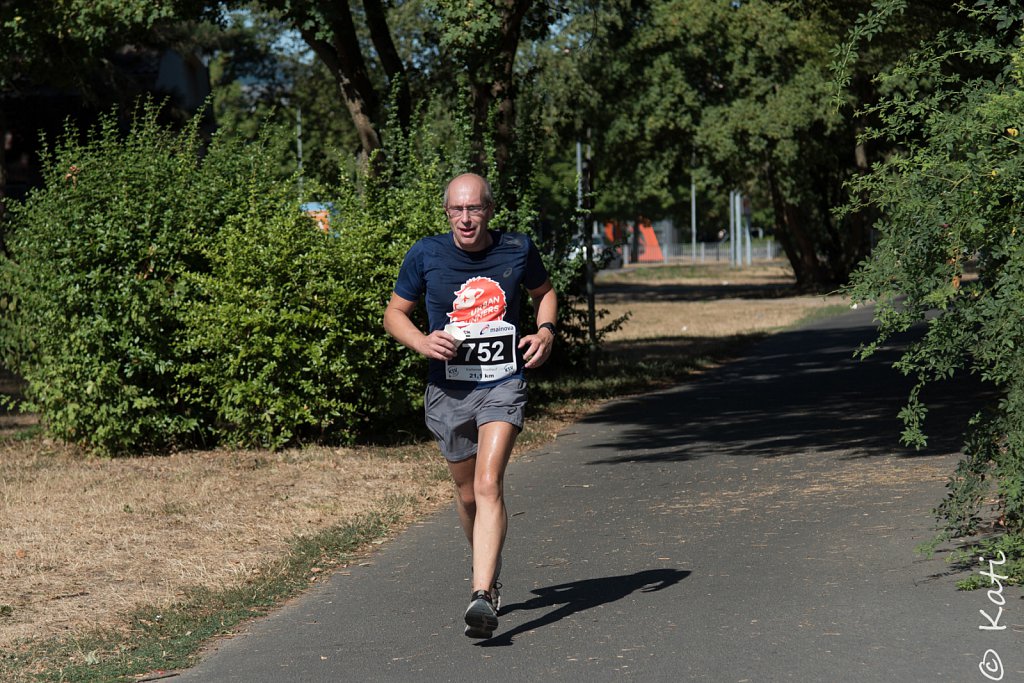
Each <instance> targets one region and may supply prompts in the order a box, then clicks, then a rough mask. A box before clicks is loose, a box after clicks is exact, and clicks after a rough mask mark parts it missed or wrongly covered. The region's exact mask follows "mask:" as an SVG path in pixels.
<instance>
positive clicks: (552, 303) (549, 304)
mask: <svg viewBox="0 0 1024 683" xmlns="http://www.w3.org/2000/svg"><path fill="white" fill-rule="evenodd" d="M528 291H529V293H530V297H531V298H532V299H533V308H534V310H535V311H536V312H537V325H538V326H539V325H543V324H544V323H551V324H552V325H554V324H555V323H556V322H557V321H558V295H557V294H555V288H554V287H552V286H551V280H545V281H544V284H542V285H541V286H540V287H537V288H536V289H531V290H528ZM554 344H555V333H554V332H552V331H551V330H549V329H548V328H546V327H545V328H540V329H538V330H537V333H536V334H528V335H526V336H524V337H523V338H522V339H521V340H520V342H519V348H523V347H524V346H526V347H527V349H526V351H524V352H523V359H524V360H525V361H526V367H528V368H537V367H540V366H541V365H543V364H544V361H546V360H547V359H548V356H550V355H551V349H552V348H553V347H554Z"/></svg>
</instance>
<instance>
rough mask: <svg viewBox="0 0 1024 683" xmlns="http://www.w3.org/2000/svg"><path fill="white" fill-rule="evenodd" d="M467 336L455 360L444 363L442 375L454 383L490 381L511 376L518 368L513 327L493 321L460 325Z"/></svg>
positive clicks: (514, 329)
mask: <svg viewBox="0 0 1024 683" xmlns="http://www.w3.org/2000/svg"><path fill="white" fill-rule="evenodd" d="M459 327H460V328H461V330H462V332H463V333H464V334H465V335H466V338H465V340H463V342H462V343H461V344H459V349H458V351H457V352H456V355H455V358H453V359H451V360H449V361H445V376H446V377H447V378H448V379H449V380H451V381H453V382H490V381H492V380H496V379H504V378H505V377H508V376H509V375H514V374H515V372H516V370H518V367H519V361H518V354H516V327H515V325H512V324H511V323H506V322H502V321H500V320H499V321H493V322H486V323H466V324H464V325H459Z"/></svg>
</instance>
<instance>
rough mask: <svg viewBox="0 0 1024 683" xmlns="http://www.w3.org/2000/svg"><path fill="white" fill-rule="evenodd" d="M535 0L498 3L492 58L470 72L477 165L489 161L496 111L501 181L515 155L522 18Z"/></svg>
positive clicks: (498, 171) (497, 162) (481, 165)
mask: <svg viewBox="0 0 1024 683" xmlns="http://www.w3.org/2000/svg"><path fill="white" fill-rule="evenodd" d="M532 2H533V0H500V1H499V2H497V3H495V4H496V5H497V6H498V11H499V12H501V15H502V16H501V29H500V35H499V37H498V41H497V43H496V44H495V46H494V50H493V52H492V53H491V55H490V57H489V58H487V59H485V60H482V61H481V65H482V66H483V68H477V69H475V70H474V69H473V67H472V65H471V66H470V69H471V71H475V73H471V79H472V83H471V91H472V92H471V94H472V97H473V135H474V145H475V146H476V150H477V155H478V158H477V163H478V165H479V167H480V170H481V171H483V170H485V168H484V167H485V166H486V164H487V159H486V157H485V154H484V144H483V141H484V139H485V136H486V133H487V131H489V130H491V126H490V120H491V118H490V117H491V110H492V107H493V108H494V115H495V119H494V128H493V136H494V137H493V140H494V163H495V166H496V167H497V173H498V176H499V179H500V178H503V177H504V173H505V170H506V168H507V166H508V161H509V157H510V156H511V152H512V142H513V135H514V132H515V61H516V52H517V51H518V49H519V39H520V37H521V35H522V29H523V18H524V17H525V16H526V12H527V11H528V10H529V8H530V5H531V4H532Z"/></svg>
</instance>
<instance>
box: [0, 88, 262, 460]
mask: <svg viewBox="0 0 1024 683" xmlns="http://www.w3.org/2000/svg"><path fill="white" fill-rule="evenodd" d="M89 138H90V141H88V142H80V141H79V136H78V135H77V133H76V131H74V130H70V129H69V131H68V132H67V134H66V136H65V137H64V138H63V139H62V140H61V141H60V143H59V144H58V145H57V146H56V148H55V150H52V151H48V152H46V153H45V154H44V158H43V166H44V167H45V169H46V177H45V184H44V186H43V187H42V188H41V189H39V190H37V191H35V192H33V193H31V194H30V196H29V197H28V199H27V200H26V201H25V203H24V204H21V205H17V204H15V205H13V206H12V207H11V231H10V234H9V235H8V246H9V249H10V258H9V259H8V260H5V262H4V263H3V267H2V269H0V278H2V280H0V291H2V292H4V297H3V299H2V300H0V307H2V309H3V317H2V320H0V338H2V340H3V342H2V344H3V347H2V351H3V360H4V363H5V364H6V365H7V367H9V368H11V369H12V370H14V371H15V372H17V373H19V374H20V375H21V376H22V377H23V378H24V379H25V381H26V384H27V388H26V391H25V395H26V402H25V405H24V408H25V409H27V410H31V411H38V412H39V413H40V414H41V415H42V416H43V418H44V420H45V423H46V425H47V428H48V429H49V431H50V432H51V433H52V434H53V435H54V436H57V437H59V438H62V439H66V440H69V441H73V442H78V443H81V444H83V445H86V446H88V447H90V448H93V449H95V450H98V451H101V452H120V451H126V450H129V451H130V450H139V449H150V448H166V447H170V446H175V445H178V444H187V443H192V442H194V441H195V440H196V439H197V438H199V437H200V436H201V435H202V432H203V426H204V421H205V409H204V408H203V406H200V405H197V404H195V403H192V402H190V401H189V400H188V399H187V398H186V395H185V394H184V393H183V392H182V391H181V388H182V387H181V384H180V378H179V369H180V367H181V365H182V363H183V361H184V360H185V359H184V358H182V356H181V354H180V349H179V346H178V342H179V339H180V337H181V334H182V332H183V327H182V319H181V312H182V311H183V310H184V309H185V308H187V305H188V303H189V302H190V301H191V300H192V297H193V295H192V292H191V291H190V287H189V285H188V283H187V281H186V279H185V278H184V276H185V275H187V274H188V273H192V272H197V271H200V272H201V271H204V270H206V269H207V268H208V265H207V258H206V254H205V252H206V249H207V246H208V245H209V244H210V243H211V241H212V240H213V239H214V238H215V237H216V235H217V233H218V231H219V230H220V228H221V226H222V225H223V223H224V221H225V220H226V217H227V216H228V215H229V214H230V213H231V212H232V211H233V210H234V207H236V206H237V205H238V204H239V203H240V202H241V200H242V199H243V195H241V194H240V190H241V189H242V188H241V187H239V183H238V182H237V181H238V179H239V178H247V177H250V176H251V177H266V183H267V184H268V185H269V184H271V183H272V181H273V180H274V179H273V178H272V177H270V176H268V175H267V173H268V169H267V167H266V161H267V159H268V158H269V157H270V156H271V155H270V154H269V153H268V151H267V150H266V149H265V148H264V147H263V146H261V145H248V146H244V145H240V144H236V143H234V142H232V141H231V140H230V139H229V138H227V137H223V136H221V137H215V138H214V139H213V141H212V142H211V143H210V144H209V146H208V149H207V150H206V152H205V155H204V154H203V148H202V146H203V143H202V140H201V138H200V136H199V134H198V131H197V129H196V127H195V125H193V126H191V127H189V128H188V129H186V130H185V131H183V132H181V133H172V132H170V131H168V130H167V129H166V128H164V127H162V126H160V125H159V124H158V123H157V122H156V107H153V106H149V107H145V108H143V109H142V110H141V111H140V112H139V116H138V117H137V118H136V119H135V121H134V122H133V123H132V124H131V126H130V128H129V129H128V131H127V132H126V133H122V132H121V131H120V130H119V126H118V122H117V121H116V120H115V119H114V118H113V117H108V118H106V119H104V121H103V122H102V123H101V125H100V126H99V127H98V129H97V130H95V131H93V133H92V134H91V135H90V136H89Z"/></svg>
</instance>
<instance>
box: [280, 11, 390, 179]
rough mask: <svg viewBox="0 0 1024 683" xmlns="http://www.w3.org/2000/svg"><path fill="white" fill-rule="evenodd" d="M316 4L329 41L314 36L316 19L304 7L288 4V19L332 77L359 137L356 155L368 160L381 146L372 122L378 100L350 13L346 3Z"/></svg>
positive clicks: (374, 123) (374, 118) (374, 117)
mask: <svg viewBox="0 0 1024 683" xmlns="http://www.w3.org/2000/svg"><path fill="white" fill-rule="evenodd" d="M317 4H318V7H319V9H320V13H321V15H322V17H323V19H324V20H325V21H326V23H327V28H328V29H329V30H330V34H331V40H330V41H327V40H324V39H322V38H320V37H318V35H317V33H318V30H317V24H316V18H315V17H314V16H313V15H312V14H311V13H310V12H309V8H308V7H306V6H299V5H289V10H288V16H289V18H290V19H291V20H292V23H293V24H294V25H295V26H297V27H298V28H299V33H300V34H301V35H302V38H303V40H304V41H305V42H306V44H307V45H309V46H310V48H312V49H313V52H314V53H316V56H317V57H319V58H320V59H321V60H322V61H323V63H324V64H325V65H326V66H327V68H328V69H329V70H330V72H331V74H333V76H334V80H335V83H337V86H338V91H339V93H340V94H341V98H342V101H343V102H344V103H345V108H346V109H348V113H349V116H351V117H352V123H353V124H354V125H355V127H356V132H357V134H358V135H359V145H360V155H361V156H362V157H363V158H364V159H369V158H370V156H371V155H372V154H373V153H374V152H375V151H376V150H378V149H380V147H381V139H380V133H379V132H378V130H377V123H376V117H377V107H378V97H377V92H376V90H374V88H373V83H372V82H371V81H370V77H369V73H368V72H367V69H366V62H365V60H364V59H363V53H362V51H361V50H360V47H359V37H358V36H357V35H356V29H355V24H354V23H353V21H352V12H351V11H350V10H349V6H348V2H347V1H346V2H340V1H336V2H330V1H328V2H320V3H317Z"/></svg>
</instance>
